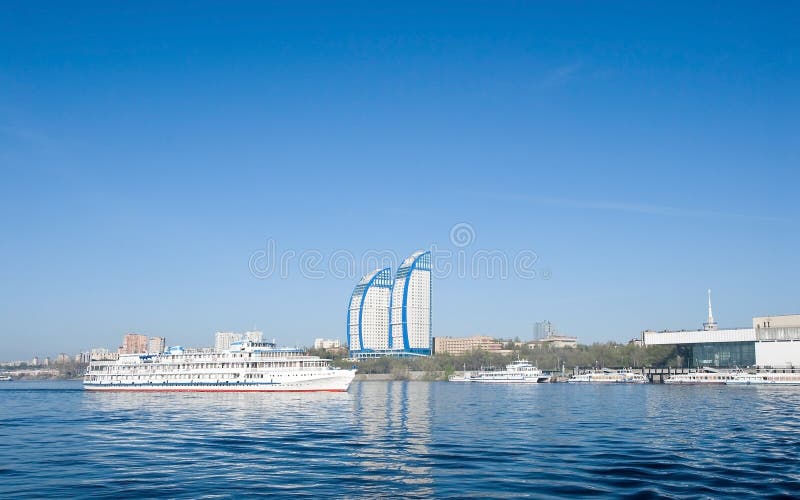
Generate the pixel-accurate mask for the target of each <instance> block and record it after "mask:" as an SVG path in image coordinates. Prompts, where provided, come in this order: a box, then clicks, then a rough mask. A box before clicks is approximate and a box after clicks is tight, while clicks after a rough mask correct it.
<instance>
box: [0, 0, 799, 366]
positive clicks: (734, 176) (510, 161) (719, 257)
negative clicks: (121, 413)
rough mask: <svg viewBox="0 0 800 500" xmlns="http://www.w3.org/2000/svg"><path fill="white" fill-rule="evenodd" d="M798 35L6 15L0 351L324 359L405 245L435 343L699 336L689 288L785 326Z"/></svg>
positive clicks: (372, 9) (368, 7)
mask: <svg viewBox="0 0 800 500" xmlns="http://www.w3.org/2000/svg"><path fill="white" fill-rule="evenodd" d="M798 25H800V5H798V4H797V3H795V2H685V3H684V2H665V3H663V4H654V5H645V4H644V3H642V2H577V3H573V2H550V3H549V4H548V3H545V2H435V3H434V2H419V3H416V2H411V1H409V2H393V3H389V2H363V3H357V2H311V3H306V2H277V3H271V2H195V3H192V5H191V6H188V5H187V4H186V3H185V2H167V1H157V2H146V1H142V2H132V3H131V2H108V1H102V2H51V3H50V2H38V1H24V2H6V3H4V6H3V9H2V11H1V12H0V176H1V177H0V346H1V347H0V359H5V360H8V359H26V358H30V357H32V356H33V355H40V356H43V355H55V354H57V353H59V352H62V351H63V352H67V353H76V352H79V351H84V350H87V349H90V348H92V347H108V348H115V347H116V346H118V345H119V344H120V343H121V339H122V336H123V334H125V333H126V332H139V333H144V334H148V335H154V336H156V335H157V336H164V337H166V338H167V343H168V344H171V345H177V344H180V345H189V346H205V345H211V344H212V343H213V335H214V332H216V331H219V330H223V331H226V330H227V331H231V330H233V331H243V330H246V329H252V328H258V329H261V330H263V331H264V332H265V336H267V337H268V338H275V339H276V340H277V341H278V342H279V343H280V344H282V345H309V344H311V343H312V342H313V339H314V338H316V337H325V338H339V339H341V340H342V341H344V340H345V313H346V309H347V304H348V300H349V296H350V293H351V292H352V289H353V287H354V286H355V284H356V283H357V282H358V280H359V278H360V277H361V275H362V274H364V273H366V272H367V271H370V270H371V269H368V268H367V267H370V266H369V264H370V263H371V262H370V259H369V256H374V255H384V256H386V255H393V256H395V257H394V258H395V259H400V260H401V259H403V258H404V257H406V256H407V255H409V254H411V253H412V252H413V251H415V250H417V249H433V250H434V255H435V260H436V262H437V265H438V266H439V268H440V270H439V272H437V275H436V278H435V280H434V283H433V334H434V336H436V335H451V336H466V335H472V334H486V335H493V336H498V337H504V338H512V337H520V338H523V339H525V338H532V335H533V325H534V323H535V322H536V321H541V320H544V319H548V320H550V321H551V322H553V323H554V324H555V325H556V327H557V328H558V329H559V331H561V332H563V333H565V334H569V335H575V336H578V338H579V341H580V342H582V343H591V342H603V341H609V340H614V341H627V340H629V339H631V338H633V337H637V336H639V334H640V332H641V331H642V330H645V329H658V330H660V329H694V328H698V327H700V326H701V323H702V322H703V321H704V320H705V317H706V290H707V289H708V288H711V289H713V297H714V313H715V317H716V319H717V321H718V322H719V324H720V326H721V327H735V326H748V325H750V324H751V318H752V316H754V315H768V314H790V313H800V291H799V290H800V289H798V286H797V284H798V283H799V282H800V267H799V266H798V263H797V255H798V249H799V248H800V231H798V229H800V227H799V226H800V224H799V222H800V218H799V217H798V216H800V208H798V206H799V205H800V204H798V185H800V184H799V182H800V133H799V132H798V131H800V92H798V89H800V30H798V29H797V26H798ZM487 255H491V256H492V259H491V262H492V265H491V266H486V265H485V264H486V261H487V259H485V257H486V256H487ZM365 261H366V262H365ZM271 262H272V263H271ZM280 262H283V264H281V265H278V263H280ZM460 262H461V263H462V264H459V263H460ZM476 263H477V264H476ZM502 263H505V265H506V268H505V271H503V265H502ZM276 267H279V268H280V269H276ZM459 267H460V268H461V269H459ZM473 267H475V268H476V269H473ZM489 267H491V269H492V271H491V272H489V271H488V270H487V269H488V268H489Z"/></svg>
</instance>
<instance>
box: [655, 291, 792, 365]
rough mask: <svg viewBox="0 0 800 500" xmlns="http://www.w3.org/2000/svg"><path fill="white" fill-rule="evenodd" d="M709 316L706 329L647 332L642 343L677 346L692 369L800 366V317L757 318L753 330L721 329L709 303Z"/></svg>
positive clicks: (753, 321)
mask: <svg viewBox="0 0 800 500" xmlns="http://www.w3.org/2000/svg"><path fill="white" fill-rule="evenodd" d="M708 316H709V317H708V321H706V322H705V323H703V329H702V330H689V331H686V330H682V331H670V330H664V331H659V332H656V331H652V330H645V331H644V332H642V343H643V344H644V345H645V346H652V345H674V346H676V347H677V349H678V353H679V354H680V355H681V356H682V357H683V358H684V359H685V360H686V365H688V366H689V367H692V368H699V367H703V366H712V367H716V368H735V367H748V366H758V367H771V368H792V367H798V366H800V314H789V315H781V316H757V317H754V318H753V320H752V326H751V327H745V328H727V329H719V328H718V327H717V324H716V322H715V321H714V318H713V315H712V313H711V307H710V302H709V314H708ZM708 326H713V327H712V328H708Z"/></svg>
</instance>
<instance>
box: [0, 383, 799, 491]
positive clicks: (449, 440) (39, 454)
mask: <svg viewBox="0 0 800 500" xmlns="http://www.w3.org/2000/svg"><path fill="white" fill-rule="evenodd" d="M799 410H800V387H795V388H792V387H778V388H774V387H724V386H723V387H691V386H686V387H671V386H663V385H648V386H573V385H568V384H543V385H531V386H487V385H480V384H455V383H446V382H435V383H427V382H356V383H354V384H353V386H352V387H351V389H350V392H349V393H344V394H335V393H321V394H224V393H197V394H191V393H162V394H147V393H127V394H126V393H100V394H98V393H87V392H84V391H82V390H81V387H80V384H79V383H74V382H50V383H47V382H9V383H3V384H2V385H0V498H9V497H62V498H75V497H109V498H110V497H121V496H128V497H170V498H175V497H181V498H198V497H214V498H220V497H222V498H224V497H236V498H239V497H243V496H254V495H266V494H269V495H273V496H280V495H290V494H304V495H308V496H314V497H325V496H333V497H342V496H344V497H375V496H385V497H396V496H416V497H464V496H474V497H519V496H534V497H551V496H552V497H576V496H601V497H602V496H606V497H620V496H635V497H642V496H644V497H646V496H672V497H681V498H683V497H748V496H751V497H752V496H758V497H769V496H773V497H797V496H800V418H798V411H799Z"/></svg>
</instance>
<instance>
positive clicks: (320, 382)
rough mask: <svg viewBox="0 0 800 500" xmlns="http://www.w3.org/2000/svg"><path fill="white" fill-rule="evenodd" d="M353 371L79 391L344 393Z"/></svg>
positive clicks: (88, 386) (99, 385) (93, 386)
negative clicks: (293, 378) (298, 377)
mask: <svg viewBox="0 0 800 500" xmlns="http://www.w3.org/2000/svg"><path fill="white" fill-rule="evenodd" d="M354 377H355V371H354V370H337V373H336V374H335V375H334V376H330V377H324V378H314V379H309V380H296V381H292V382H288V383H282V382H274V383H273V382H228V383H216V382H202V381H197V382H184V383H174V382H168V383H158V382H154V383H148V382H144V383H138V382H137V383H127V384H126V383H88V382H84V384H83V388H84V389H85V390H87V391H98V392H347V390H348V389H349V387H350V384H351V383H352V381H353V378H354Z"/></svg>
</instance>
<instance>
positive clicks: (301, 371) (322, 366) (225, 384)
mask: <svg viewBox="0 0 800 500" xmlns="http://www.w3.org/2000/svg"><path fill="white" fill-rule="evenodd" d="M330 363H331V361H330V360H328V359H322V358H320V357H318V356H309V355H307V354H306V353H305V352H304V351H303V350H300V349H282V348H278V347H276V344H275V343H271V342H250V341H247V342H235V343H233V344H232V345H231V348H230V349H229V350H225V351H214V350H213V349H191V350H190V349H184V348H182V347H171V348H169V349H168V350H167V352H165V353H162V354H122V355H120V356H119V359H117V360H113V361H94V360H93V361H91V362H90V364H89V367H88V368H87V370H86V375H85V376H84V380H83V384H84V388H85V389H87V390H91V391H187V392H188V391H193V392H317V391H327V392H345V391H347V389H348V388H349V387H350V383H351V382H352V381H353V378H354V377H355V374H356V370H355V369H352V370H341V369H338V368H332V367H331V366H330Z"/></svg>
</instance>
